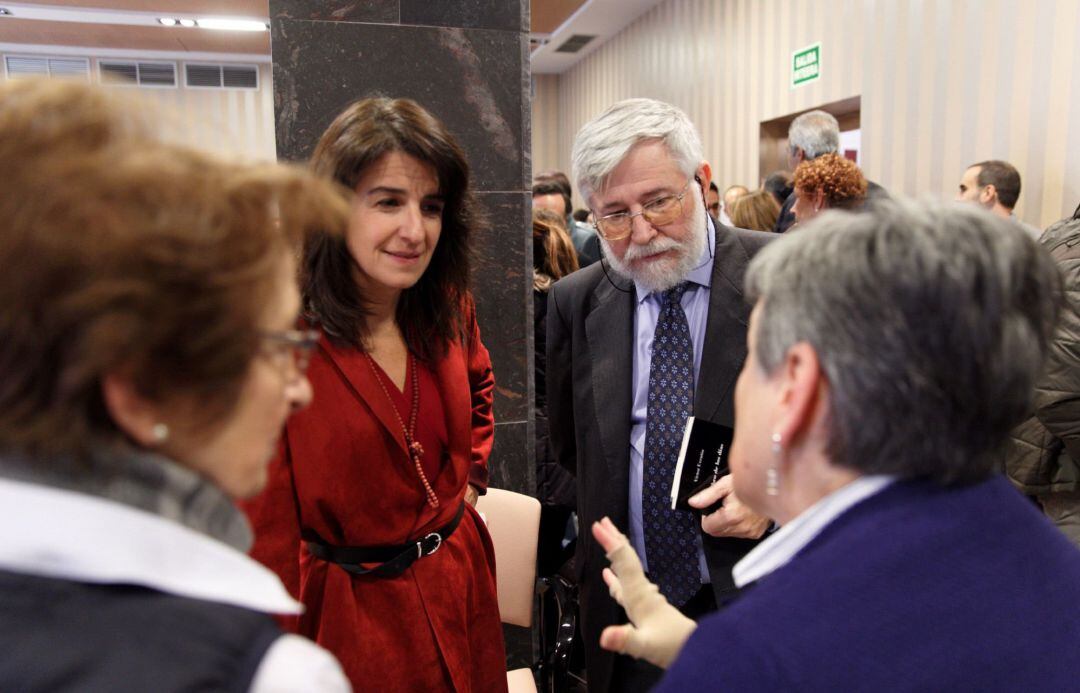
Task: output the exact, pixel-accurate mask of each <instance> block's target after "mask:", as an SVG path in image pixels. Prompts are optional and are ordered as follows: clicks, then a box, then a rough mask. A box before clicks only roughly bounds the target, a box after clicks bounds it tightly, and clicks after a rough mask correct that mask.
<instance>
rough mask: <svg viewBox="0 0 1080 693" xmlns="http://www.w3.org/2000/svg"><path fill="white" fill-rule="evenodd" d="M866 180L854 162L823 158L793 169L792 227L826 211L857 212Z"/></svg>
mask: <svg viewBox="0 0 1080 693" xmlns="http://www.w3.org/2000/svg"><path fill="white" fill-rule="evenodd" d="M866 188H867V184H866V177H865V176H864V175H863V173H862V171H860V170H859V167H858V166H857V165H856V164H855V162H854V161H851V160H849V159H845V158H844V157H842V156H840V155H839V154H824V155H822V156H819V157H818V158H816V159H810V160H808V161H804V162H802V163H801V164H799V167H798V168H797V169H795V193H796V200H795V206H794V207H792V210H791V211H792V212H793V213H794V214H795V221H796V223H800V224H801V223H805V222H807V221H810V220H811V219H813V218H814V217H816V216H817V215H818V214H820V213H821V212H822V211H824V210H826V209H858V208H859V207H861V206H862V204H863V202H864V201H865V200H866Z"/></svg>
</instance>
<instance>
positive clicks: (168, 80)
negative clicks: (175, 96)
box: [98, 60, 176, 87]
mask: <svg viewBox="0 0 1080 693" xmlns="http://www.w3.org/2000/svg"><path fill="white" fill-rule="evenodd" d="M98 71H99V72H100V73H101V83H102V84H113V85H125V84H126V85H129V86H135V85H139V86H140V87H175V86H176V63H159V62H142V61H134V60H99V61H98Z"/></svg>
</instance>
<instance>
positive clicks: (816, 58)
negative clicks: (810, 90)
mask: <svg viewBox="0 0 1080 693" xmlns="http://www.w3.org/2000/svg"><path fill="white" fill-rule="evenodd" d="M819 79H821V43H815V44H813V45H812V46H807V47H806V48H802V49H800V50H797V51H795V52H794V53H792V54H791V88H792V89H794V88H795V87H800V86H802V85H804V84H808V83H810V82H813V81H816V80H819Z"/></svg>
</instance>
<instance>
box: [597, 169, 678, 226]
mask: <svg viewBox="0 0 1080 693" xmlns="http://www.w3.org/2000/svg"><path fill="white" fill-rule="evenodd" d="M689 188H690V181H686V185H684V186H683V188H682V192H680V193H678V194H676V195H662V196H660V197H657V198H656V199H654V200H650V201H648V202H646V203H645V204H643V205H641V211H640V212H633V213H631V212H616V213H615V214H608V215H606V216H602V217H599V218H597V220H596V223H595V224H594V226H595V227H596V232H597V233H598V234H600V235H601V236H602V237H603V238H604V240H606V241H619V240H622V239H624V238H626V237H627V236H629V235H630V234H631V232H632V231H633V228H634V217H636V216H641V217H643V218H644V219H645V221H647V222H649V223H650V224H652V225H653V226H667V225H668V224H672V223H674V222H676V221H678V220H679V219H681V218H682V215H683V207H682V200H683V198H684V197H686V193H687V192H688V191H689Z"/></svg>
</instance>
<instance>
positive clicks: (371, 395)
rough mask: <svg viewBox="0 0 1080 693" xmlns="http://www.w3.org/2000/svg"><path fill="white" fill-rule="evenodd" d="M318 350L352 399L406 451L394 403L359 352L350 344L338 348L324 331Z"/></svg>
mask: <svg viewBox="0 0 1080 693" xmlns="http://www.w3.org/2000/svg"><path fill="white" fill-rule="evenodd" d="M319 349H321V350H322V351H323V353H325V354H326V355H327V357H328V358H329V359H330V363H331V364H332V365H333V366H334V368H335V370H337V372H338V374H339V375H340V376H341V379H342V380H343V381H344V382H345V383H346V384H347V385H348V387H349V389H350V390H352V393H353V394H354V395H355V396H356V398H357V399H358V400H360V401H361V402H363V403H364V405H366V406H367V408H368V409H369V410H370V411H371V413H372V414H373V415H374V416H375V418H376V419H377V420H378V421H379V423H380V424H382V425H383V427H384V428H386V430H387V431H388V432H389V433H390V437H391V438H393V439H394V441H396V442H397V444H398V447H400V448H401V451H402V452H404V453H405V454H408V448H407V447H406V445H405V432H404V430H402V427H401V421H400V420H399V419H398V415H397V412H395V411H394V405H393V403H392V402H391V401H390V398H389V397H387V396H386V393H384V392H383V389H382V387H381V386H380V384H379V381H378V380H377V379H376V375H375V372H374V371H373V370H372V369H371V364H370V363H368V360H367V357H366V356H364V354H363V352H361V351H360V350H359V349H356V348H353V347H339V346H337V345H335V344H333V343H332V342H331V341H330V340H329V339H327V337H326V334H325V333H324V334H323V335H322V336H321V337H320V338H319Z"/></svg>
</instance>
